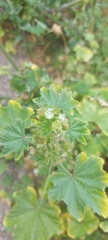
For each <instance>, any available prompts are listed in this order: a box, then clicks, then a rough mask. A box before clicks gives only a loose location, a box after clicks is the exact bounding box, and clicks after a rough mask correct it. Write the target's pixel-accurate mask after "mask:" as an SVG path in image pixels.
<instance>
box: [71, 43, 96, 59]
mask: <svg viewBox="0 0 108 240" xmlns="http://www.w3.org/2000/svg"><path fill="white" fill-rule="evenodd" d="M74 51H75V52H76V58H77V60H83V61H84V62H89V61H90V59H91V58H92V57H93V52H92V51H91V50H90V49H89V48H87V47H82V46H81V45H79V44H78V45H77V46H75V47H74Z"/></svg>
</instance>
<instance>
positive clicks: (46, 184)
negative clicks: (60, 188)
mask: <svg viewBox="0 0 108 240" xmlns="http://www.w3.org/2000/svg"><path fill="white" fill-rule="evenodd" d="M51 169H52V162H51V163H50V166H49V172H48V177H47V179H46V182H45V186H44V190H43V193H42V197H41V200H40V203H39V205H38V207H40V206H41V204H42V202H43V199H44V196H45V193H46V190H47V186H48V181H49V175H50V173H51Z"/></svg>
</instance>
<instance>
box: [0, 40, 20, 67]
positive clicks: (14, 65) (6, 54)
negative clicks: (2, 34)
mask: <svg viewBox="0 0 108 240" xmlns="http://www.w3.org/2000/svg"><path fill="white" fill-rule="evenodd" d="M0 49H1V50H2V52H3V53H4V55H5V56H6V58H7V59H8V60H9V62H10V63H11V64H12V66H13V67H14V68H15V70H17V71H19V68H18V67H17V65H16V64H15V63H14V61H13V59H12V58H11V57H10V55H9V53H7V52H6V50H5V48H4V46H3V44H2V43H1V42H0Z"/></svg>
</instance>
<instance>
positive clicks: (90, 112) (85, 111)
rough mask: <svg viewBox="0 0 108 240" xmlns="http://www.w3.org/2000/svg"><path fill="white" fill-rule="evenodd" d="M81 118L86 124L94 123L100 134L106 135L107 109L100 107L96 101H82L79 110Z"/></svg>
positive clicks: (107, 127) (107, 130)
mask: <svg viewBox="0 0 108 240" xmlns="http://www.w3.org/2000/svg"><path fill="white" fill-rule="evenodd" d="M79 111H80V113H81V118H82V120H84V121H87V122H95V123H96V124H97V125H98V126H99V128H100V129H101V130H102V132H103V133H104V134H106V135H108V107H103V106H101V105H100V104H99V103H98V101H97V100H94V101H90V100H87V99H86V100H84V102H83V103H82V105H81V107H80V109H79Z"/></svg>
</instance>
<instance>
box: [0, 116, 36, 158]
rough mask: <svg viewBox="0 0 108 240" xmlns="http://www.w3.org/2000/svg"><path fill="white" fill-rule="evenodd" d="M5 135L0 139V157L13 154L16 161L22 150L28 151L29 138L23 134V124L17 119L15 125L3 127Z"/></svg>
mask: <svg viewBox="0 0 108 240" xmlns="http://www.w3.org/2000/svg"><path fill="white" fill-rule="evenodd" d="M4 130H5V134H4V135H3V136H1V137H0V141H1V144H0V145H1V146H4V148H3V151H2V152H1V154H0V157H3V156H5V155H9V154H11V153H12V152H15V159H16V160H18V159H19V158H20V157H21V155H22V154H23V152H24V149H27V150H28V149H29V142H30V141H32V139H31V137H29V136H26V134H25V122H22V121H21V120H20V119H17V120H16V122H15V124H11V125H7V126H5V127H4Z"/></svg>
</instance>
